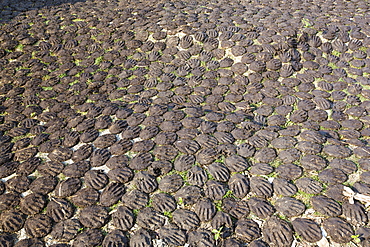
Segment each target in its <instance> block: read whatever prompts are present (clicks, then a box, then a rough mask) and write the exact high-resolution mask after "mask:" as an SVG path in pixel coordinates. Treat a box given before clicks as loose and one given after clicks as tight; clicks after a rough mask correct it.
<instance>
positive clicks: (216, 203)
mask: <svg viewBox="0 0 370 247" xmlns="http://www.w3.org/2000/svg"><path fill="white" fill-rule="evenodd" d="M215 206H216V209H217V211H222V201H221V200H219V201H215Z"/></svg>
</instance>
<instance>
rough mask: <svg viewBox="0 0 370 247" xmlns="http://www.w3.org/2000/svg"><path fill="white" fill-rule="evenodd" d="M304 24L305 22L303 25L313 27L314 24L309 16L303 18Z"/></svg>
mask: <svg viewBox="0 0 370 247" xmlns="http://www.w3.org/2000/svg"><path fill="white" fill-rule="evenodd" d="M302 24H303V27H312V26H313V24H312V22H311V21H310V20H309V19H307V18H303V19H302Z"/></svg>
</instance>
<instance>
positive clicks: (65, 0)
mask: <svg viewBox="0 0 370 247" xmlns="http://www.w3.org/2000/svg"><path fill="white" fill-rule="evenodd" d="M78 2H86V0H0V25H1V24H4V23H7V22H9V21H11V20H12V19H14V18H15V17H17V16H18V15H21V14H22V13H24V12H26V11H30V10H39V9H42V8H50V7H54V6H58V5H61V4H74V3H78Z"/></svg>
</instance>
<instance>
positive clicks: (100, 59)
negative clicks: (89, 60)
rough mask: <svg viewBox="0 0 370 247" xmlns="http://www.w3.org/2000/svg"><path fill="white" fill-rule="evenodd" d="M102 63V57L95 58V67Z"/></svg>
mask: <svg viewBox="0 0 370 247" xmlns="http://www.w3.org/2000/svg"><path fill="white" fill-rule="evenodd" d="M102 61H103V56H100V57H97V58H95V65H99V64H100V63H101V62H102Z"/></svg>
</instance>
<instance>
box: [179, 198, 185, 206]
mask: <svg viewBox="0 0 370 247" xmlns="http://www.w3.org/2000/svg"><path fill="white" fill-rule="evenodd" d="M178 203H179V204H180V205H184V199H182V197H179V200H178Z"/></svg>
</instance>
